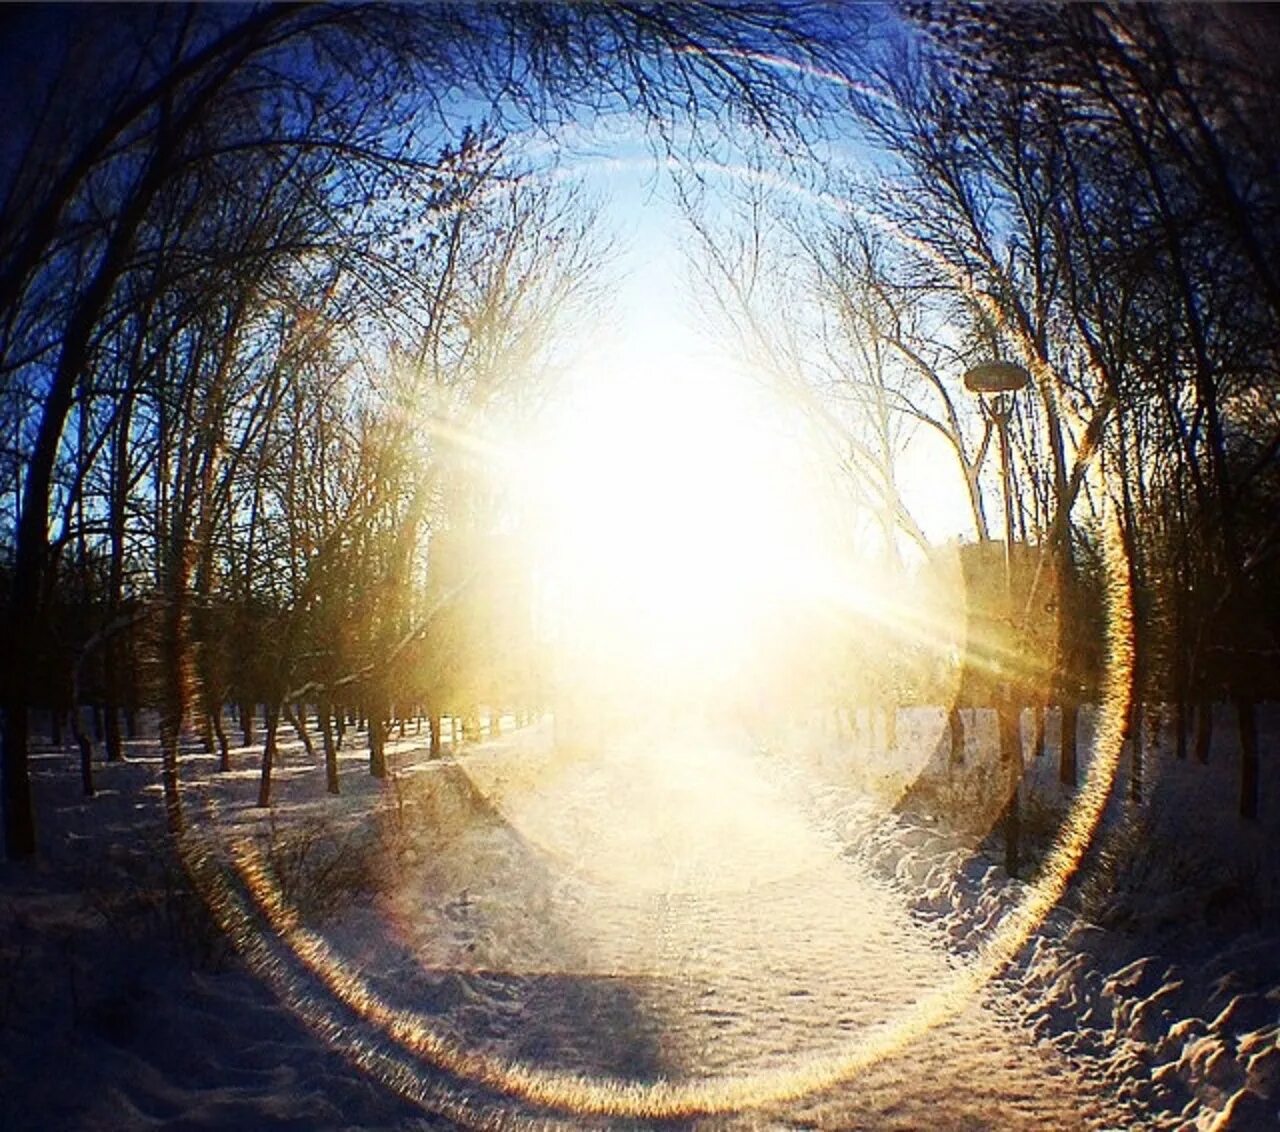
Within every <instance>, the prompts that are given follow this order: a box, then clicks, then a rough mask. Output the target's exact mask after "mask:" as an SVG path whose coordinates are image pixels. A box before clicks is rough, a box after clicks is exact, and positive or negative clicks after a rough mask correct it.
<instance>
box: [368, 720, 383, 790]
mask: <svg viewBox="0 0 1280 1132" xmlns="http://www.w3.org/2000/svg"><path fill="white" fill-rule="evenodd" d="M368 719H369V773H370V774H371V775H373V777H374V778H386V777H387V747H386V742H387V722H386V718H385V716H384V715H383V713H382V710H381V709H377V708H375V709H374V710H372V711H370V712H369V716H368Z"/></svg>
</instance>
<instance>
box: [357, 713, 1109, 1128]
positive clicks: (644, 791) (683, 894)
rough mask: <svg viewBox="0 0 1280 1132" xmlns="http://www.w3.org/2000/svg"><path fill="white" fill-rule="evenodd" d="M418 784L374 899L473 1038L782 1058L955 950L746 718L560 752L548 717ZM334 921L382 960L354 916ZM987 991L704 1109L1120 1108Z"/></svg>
mask: <svg viewBox="0 0 1280 1132" xmlns="http://www.w3.org/2000/svg"><path fill="white" fill-rule="evenodd" d="M463 776H465V777H463ZM415 781H416V783H417V785H416V786H415V787H414V790H415V791H417V790H421V791H422V792H423V793H422V794H421V795H420V797H422V799H423V805H424V807H425V813H424V815H423V816H424V822H423V826H424V829H425V830H426V832H423V833H422V834H421V839H422V840H421V841H420V845H419V849H420V851H418V852H415V853H413V854H412V855H411V860H412V861H413V863H412V865H411V867H410V868H409V869H408V870H407V872H406V874H405V878H404V881H403V883H401V884H400V885H398V886H397V888H396V890H395V892H394V893H393V894H392V895H391V897H390V898H389V900H388V903H387V904H386V905H385V906H383V907H382V908H381V909H379V911H378V914H379V915H380V916H381V917H382V921H383V922H382V929H383V932H382V933H381V934H382V938H383V940H384V946H385V945H386V943H390V942H391V941H392V940H394V942H395V946H394V947H393V948H391V950H394V951H395V952H396V953H398V954H399V955H400V956H402V957H403V958H402V959H401V964H402V965H401V967H400V968H399V971H398V973H397V976H396V979H395V983H394V985H395V986H396V988H397V991H398V993H397V995H396V997H397V999H398V1001H399V1002H401V1003H402V1004H404V1005H406V1006H409V1007H413V1006H414V995H415V993H421V994H424V995H426V996H427V998H428V999H429V1000H430V1001H431V1002H432V1003H433V1006H432V1007H431V1010H432V1013H433V1014H436V1015H437V1016H438V1017H439V1019H440V1021H441V1023H442V1024H443V1025H442V1029H443V1032H445V1033H447V1034H448V1035H449V1036H451V1037H452V1038H453V1039H454V1040H455V1041H457V1042H459V1043H460V1044H465V1045H467V1046H469V1047H471V1048H479V1049H483V1050H485V1051H486V1052H489V1053H492V1054H496V1055H499V1056H503V1057H508V1058H511V1059H513V1060H515V1061H517V1062H519V1063H522V1064H524V1065H530V1066H536V1067H540V1068H544V1069H546V1070H548V1071H550V1072H577V1073H583V1074H586V1075H588V1076H590V1077H592V1078H601V1077H609V1078H615V1079H622V1080H633V1081H656V1080H661V1079H668V1080H672V1081H677V1082H686V1081H701V1080H714V1079H716V1078H721V1077H724V1076H727V1075H740V1074H753V1073H769V1072H774V1071H776V1072H778V1073H779V1075H780V1078H783V1079H785V1077H786V1074H787V1073H788V1071H789V1070H790V1069H799V1070H803V1068H804V1067H805V1066H806V1065H807V1064H809V1063H810V1062H811V1061H812V1059H813V1058H815V1057H822V1056H828V1055H836V1054H838V1053H840V1052H841V1051H842V1050H846V1049H849V1048H852V1045H853V1044H854V1043H856V1042H857V1041H858V1039H859V1037H860V1036H862V1035H865V1034H866V1033H867V1032H868V1029H869V1028H871V1027H875V1026H877V1025H880V1024H883V1023H885V1022H888V1021H891V1020H893V1019H894V1018H896V1017H899V1016H900V1015H901V1012H903V1011H904V1010H906V1009H907V1008H909V1007H910V1006H911V1004H912V1003H914V1002H916V1001H918V1000H919V999H921V998H922V997H923V996H924V995H926V994H927V993H928V992H930V991H931V990H933V989H935V988H936V987H938V986H939V985H941V984H942V983H944V982H945V981H947V980H948V979H949V978H951V977H952V976H953V975H954V973H955V971H956V969H957V965H958V963H959V960H958V959H957V958H955V957H954V956H952V955H950V954H949V953H948V951H947V949H946V947H945V945H944V944H943V943H942V942H941V941H940V939H939V938H938V937H937V936H936V935H935V934H934V933H933V932H932V931H931V930H930V929H928V928H927V927H926V926H924V925H922V924H920V923H919V922H918V921H914V920H913V919H912V918H911V917H910V916H909V914H908V912H907V910H906V907H905V904H904V902H903V899H902V897H901V896H900V895H899V894H897V893H896V892H895V891H894V890H893V888H891V887H890V886H889V885H887V884H886V883H884V882H883V881H881V880H879V879H877V878H876V877H874V876H873V875H871V874H870V873H869V872H868V870H867V869H866V867H865V866H863V865H862V864H861V863H860V861H859V859H858V857H857V854H856V852H851V851H850V850H851V848H852V847H851V846H849V845H846V844H842V843H841V841H840V839H839V837H838V836H837V835H836V834H835V833H834V832H832V831H830V830H826V829H823V828H820V827H819V826H818V825H817V824H816V822H815V821H814V819H813V818H812V808H811V807H808V806H806V804H805V784H804V783H803V780H802V777H801V774H800V773H799V772H796V771H793V770H791V769H789V768H788V767H787V765H786V764H784V763H781V762H779V761H777V760H773V759H771V758H769V757H768V756H762V755H760V754H758V753H755V752H754V751H752V750H751V744H750V742H749V741H748V740H747V738H746V737H745V736H741V737H733V736H726V735H717V734H714V733H709V732H708V733H702V734H695V733H691V732H690V731H689V730H688V729H681V730H677V729H674V728H672V729H669V730H668V731H666V732H665V733H664V734H662V735H658V736H652V737H650V738H649V739H648V740H645V741H641V740H637V739H629V740H627V741H624V742H618V743H616V744H612V745H609V744H606V746H605V747H603V748H601V749H598V750H596V751H593V752H591V753H590V754H586V753H583V754H580V755H577V756H575V757H567V756H565V755H563V754H556V753H554V751H553V746H552V744H551V742H550V741H549V737H548V735H547V733H546V731H545V730H543V729H535V730H534V731H532V732H528V731H526V732H523V733H520V734H517V735H513V736H509V737H507V738H505V739H502V740H498V741H496V742H495V743H492V744H487V745H486V746H485V747H483V748H480V749H478V750H476V751H474V752H472V753H469V754H467V755H464V756H463V757H461V758H460V759H458V760H457V761H456V762H454V761H453V760H447V761H446V762H445V763H443V764H434V765H433V766H432V767H431V768H430V770H429V771H428V772H426V773H423V774H421V775H417V776H415ZM388 925H390V928H389V931H390V939H388V937H387V935H386V934H385V933H386V932H387V930H388ZM366 926H369V925H366ZM344 937H345V944H346V946H343V944H344ZM361 940H363V942H360V941H361ZM334 942H335V944H336V945H337V946H339V947H340V948H341V949H342V950H348V951H349V949H350V948H354V947H362V948H363V949H364V951H363V955H362V959H361V962H362V965H363V966H364V967H365V969H367V970H374V969H376V968H377V967H378V966H379V963H380V961H379V957H378V948H377V947H373V948H372V949H370V942H369V936H368V935H367V934H366V933H365V932H362V931H360V930H359V927H358V925H357V924H356V923H353V922H350V921H348V923H347V924H346V927H345V929H344V928H343V927H339V928H338V929H337V934H336V936H335V937H334ZM408 957H411V961H410V962H407V963H406V962H405V958H408ZM415 986H417V987H418V988H419V990H418V991H416V992H415V990H414V989H413V988H414V987H415ZM993 993H994V992H988V994H987V995H986V996H983V997H980V998H979V999H978V1000H975V1001H971V1002H969V1003H968V1004H967V1005H966V1006H965V1007H964V1008H963V1009H962V1011H961V1012H960V1014H959V1015H958V1016H957V1017H956V1018H954V1019H952V1020H951V1021H950V1022H948V1023H946V1024H945V1025H943V1026H942V1027H940V1028H938V1029H935V1030H933V1031H931V1032H929V1033H928V1034H927V1035H926V1036H925V1037H924V1038H922V1039H919V1040H916V1041H915V1042H913V1043H911V1044H909V1045H907V1046H906V1047H905V1048H903V1049H901V1050H899V1051H898V1052H896V1053H895V1054H894V1055H892V1056H891V1057H889V1058H887V1059H885V1060H882V1061H880V1062H879V1063H877V1064H875V1065H873V1066H872V1067H871V1068H870V1069H867V1070H864V1071H862V1072H861V1073H859V1074H858V1075H856V1076H855V1077H854V1078H853V1079H851V1080H849V1081H847V1082H844V1083H843V1084H841V1085H839V1086H837V1087H835V1088H833V1089H830V1090H828V1091H826V1092H822V1093H817V1094H812V1095H808V1096H806V1097H804V1098H802V1099H800V1100H798V1101H788V1102H777V1103H773V1104H772V1105H770V1104H768V1103H766V1104H765V1106H764V1107H757V1108H748V1109H745V1110H743V1111H740V1112H738V1113H735V1114H733V1115H729V1116H717V1117H704V1118H702V1120H703V1123H704V1124H705V1125H706V1126H715V1127H720V1126H725V1127H734V1128H738V1127H744V1128H745V1127H760V1128H766V1127H767V1128H775V1127H806V1128H807V1127H823V1128H840V1129H852V1128H877V1129H879V1128H903V1129H906V1128H914V1129H919V1128H937V1129H951V1128H965V1129H968V1128H973V1129H977V1128H993V1127H995V1128H1027V1129H1031V1128H1035V1129H1042V1128H1079V1127H1089V1126H1092V1125H1096V1124H1097V1123H1099V1122H1101V1121H1103V1120H1104V1119H1105V1111H1106V1109H1105V1105H1104V1102H1102V1101H1101V1100H1100V1098H1099V1096H1098V1094H1097V1093H1096V1091H1094V1090H1092V1089H1091V1088H1090V1087H1089V1085H1088V1083H1087V1082H1086V1081H1084V1080H1082V1079H1081V1078H1080V1077H1079V1075H1078V1074H1076V1073H1075V1071H1073V1069H1072V1068H1071V1067H1070V1066H1069V1065H1068V1064H1067V1063H1066V1062H1065V1061H1064V1060H1063V1059H1062V1058H1061V1056H1060V1055H1058V1054H1057V1053H1056V1052H1055V1051H1054V1050H1053V1049H1052V1048H1051V1047H1049V1046H1047V1045H1037V1044H1036V1043H1035V1041H1034V1038H1033V1037H1032V1035H1031V1033H1030V1031H1029V1030H1028V1029H1026V1028H1025V1027H1023V1026H1022V1025H1020V1023H1019V1021H1018V1019H1017V1018H1015V1017H1012V1016H1009V1015H1007V1014H1006V1013H1005V1012H1004V1011H1003V1009H1002V1007H1001V1004H1000V1003H999V1002H997V1001H993V1000H992V995H993ZM536 1111H538V1110H535V1109H533V1108H532V1107H531V1108H529V1109H528V1110H527V1112H528V1113H529V1114H532V1113H534V1112H536ZM584 1123H592V1122H591V1121H586V1120H584ZM616 1124H617V1122H616V1121H611V1122H610V1126H616Z"/></svg>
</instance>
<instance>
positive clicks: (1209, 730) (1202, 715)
mask: <svg viewBox="0 0 1280 1132" xmlns="http://www.w3.org/2000/svg"><path fill="white" fill-rule="evenodd" d="M1212 743H1213V701H1212V700H1211V699H1209V697H1208V696H1201V697H1200V698H1199V699H1198V700H1197V701H1196V762H1198V763H1201V764H1207V763H1208V761H1209V747H1210V745H1211V744H1212Z"/></svg>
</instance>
